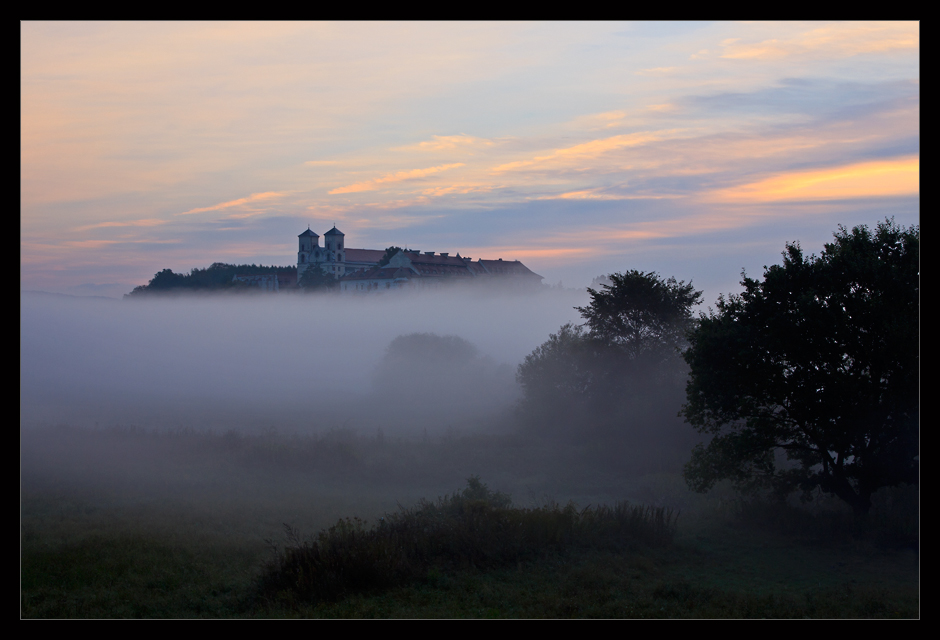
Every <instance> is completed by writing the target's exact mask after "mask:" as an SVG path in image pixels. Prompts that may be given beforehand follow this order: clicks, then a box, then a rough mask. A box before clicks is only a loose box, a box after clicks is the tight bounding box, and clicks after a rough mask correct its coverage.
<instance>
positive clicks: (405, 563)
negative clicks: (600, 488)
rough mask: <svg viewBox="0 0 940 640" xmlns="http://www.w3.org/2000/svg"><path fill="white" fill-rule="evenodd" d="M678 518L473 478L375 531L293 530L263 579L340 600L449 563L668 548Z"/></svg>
mask: <svg viewBox="0 0 940 640" xmlns="http://www.w3.org/2000/svg"><path fill="white" fill-rule="evenodd" d="M677 517H678V516H677V514H675V513H673V512H672V511H671V510H669V509H665V508H659V509H657V508H653V507H642V506H633V505H630V504H628V503H627V502H620V503H617V504H616V505H614V506H606V505H601V506H598V507H595V508H591V507H590V506H588V507H586V508H585V509H582V510H578V508H577V507H576V506H575V505H574V504H573V503H569V504H568V505H566V506H564V507H561V506H559V505H557V504H549V505H546V506H544V507H538V508H532V509H521V508H513V507H512V506H511V501H510V497H509V496H508V495H506V494H504V493H500V492H493V491H491V490H490V489H489V488H488V487H487V486H486V485H485V484H483V483H482V482H481V481H480V479H479V478H478V477H476V476H472V477H470V478H469V479H468V481H467V488H466V489H464V490H463V491H461V492H455V493H454V494H453V495H450V496H445V497H444V498H440V499H438V501H437V502H429V501H427V500H422V501H421V502H419V503H418V504H417V505H416V506H414V507H412V508H410V509H405V508H401V510H400V511H399V512H398V513H394V514H390V515H386V516H385V517H384V518H382V519H380V521H379V523H378V525H377V526H375V527H373V528H367V527H366V526H365V525H366V523H365V521H363V520H360V519H359V518H346V519H341V520H340V521H339V522H337V523H336V524H335V525H334V526H332V527H330V528H329V529H327V530H325V531H321V532H320V533H319V534H318V535H317V536H316V538H315V539H313V540H302V539H301V538H300V536H299V535H298V534H297V533H296V532H295V531H293V529H291V528H290V527H289V526H287V525H285V527H286V532H287V545H286V547H285V548H284V549H283V550H276V555H275V558H274V560H273V561H272V562H271V563H270V564H269V565H268V567H267V568H266V570H265V571H264V573H263V575H262V576H261V578H260V580H259V584H258V588H259V591H260V594H261V595H262V596H263V597H269V598H275V599H277V600H282V601H286V602H287V603H291V602H294V601H297V600H299V601H305V602H310V601H320V600H337V599H342V598H344V597H346V596H348V595H351V594H353V593H358V592H364V591H374V590H379V589H385V588H388V587H392V586H395V585H401V584H405V583H408V582H412V581H418V580H423V579H425V578H426V577H427V576H428V575H429V573H430V574H434V575H439V571H440V570H441V569H445V570H446V569H459V568H463V567H470V566H475V567H480V568H488V567H495V566H500V565H505V564H509V563H513V562H518V561H520V560H523V559H525V558H530V557H538V556H541V555H545V554H548V553H559V552H564V551H565V550H567V549H570V548H574V547H582V548H583V547H590V548H605V549H618V548H623V547H626V546H630V545H635V544H637V543H639V544H647V545H653V546H657V545H667V544H669V543H670V542H671V541H672V537H673V535H674V533H675V525H676V519H677Z"/></svg>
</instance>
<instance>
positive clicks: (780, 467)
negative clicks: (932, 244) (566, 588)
mask: <svg viewBox="0 0 940 640" xmlns="http://www.w3.org/2000/svg"><path fill="white" fill-rule="evenodd" d="M834 236H835V241H834V242H832V243H829V244H826V245H825V248H824V250H823V252H822V254H821V255H820V256H819V257H816V256H814V255H811V256H809V257H805V256H804V255H803V251H802V250H801V248H800V246H799V244H795V243H794V244H787V245H786V250H785V251H784V252H783V264H782V265H774V266H771V267H769V268H767V267H765V271H764V278H763V281H758V280H754V279H751V278H748V277H747V276H746V275H745V276H743V281H742V283H741V284H742V285H743V287H744V292H743V293H742V294H740V295H731V296H729V297H727V298H725V297H720V298H719V300H718V303H717V311H711V310H709V313H708V314H707V315H706V314H702V315H701V317H700V319H699V323H698V326H697V328H695V329H694V331H693V332H692V333H691V334H690V345H691V346H690V347H689V349H688V350H687V351H686V352H685V354H684V355H685V359H686V361H687V362H688V364H689V367H690V374H689V382H688V385H687V401H686V404H685V405H684V407H683V409H682V414H683V415H684V416H685V418H686V420H687V421H688V422H689V423H691V424H692V425H693V426H694V427H695V428H696V429H698V430H699V431H700V432H702V433H707V434H712V435H713V436H714V437H713V439H712V440H711V442H710V443H709V444H708V446H704V445H698V446H697V447H696V448H695V450H694V451H693V455H692V459H691V461H690V462H689V464H688V465H687V467H686V471H685V477H686V480H687V481H688V483H689V485H690V486H691V487H692V488H693V489H696V490H698V491H706V490H708V489H709V488H711V487H712V486H713V485H714V484H715V483H716V482H717V481H719V480H722V479H731V480H732V481H733V482H734V483H735V485H736V486H738V487H739V488H741V489H745V490H754V489H757V488H759V487H769V488H772V489H773V490H774V491H775V492H776V493H777V494H778V495H779V496H781V497H782V496H785V495H787V494H788V493H790V492H791V491H793V490H796V489H801V490H802V491H803V495H804V497H808V496H809V492H811V491H813V490H815V489H816V488H817V487H819V488H820V489H821V490H822V491H824V492H828V493H833V494H835V495H836V496H838V497H839V498H841V499H842V500H844V501H845V502H847V503H848V504H849V505H851V506H852V508H853V509H854V511H855V512H856V514H858V515H865V514H867V513H868V511H869V509H870V507H871V496H872V494H873V493H874V492H875V491H876V490H877V489H878V488H880V487H884V486H895V485H898V484H902V483H908V484H913V483H916V482H917V481H918V446H919V444H918V415H919V414H918V411H919V409H918V400H919V399H918V392H919V389H918V387H919V371H918V367H919V335H918V334H919V308H920V299H919V292H920V289H919V279H920V274H919V258H920V256H919V247H920V229H919V227H910V228H908V229H904V228H901V227H898V226H897V225H895V224H894V222H893V221H888V220H886V221H885V222H883V223H881V224H879V225H878V226H877V228H876V229H875V231H874V232H872V231H870V230H869V229H868V227H866V226H858V227H855V228H853V229H852V230H851V231H848V230H846V229H845V228H844V227H841V226H840V227H839V231H838V232H837V233H835V234H834ZM784 459H785V460H784Z"/></svg>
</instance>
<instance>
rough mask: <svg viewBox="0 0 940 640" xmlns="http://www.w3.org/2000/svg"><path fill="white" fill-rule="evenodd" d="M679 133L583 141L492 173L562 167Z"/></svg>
mask: <svg viewBox="0 0 940 640" xmlns="http://www.w3.org/2000/svg"><path fill="white" fill-rule="evenodd" d="M678 133H679V130H678V129H670V130H666V131H641V132H637V133H628V134H624V135H619V136H613V137H610V138H601V139H598V140H591V141H590V142H583V143H581V144H577V145H574V146H571V147H566V148H563V149H556V150H554V151H552V152H551V153H549V154H547V155H544V156H536V157H535V158H532V159H531V160H517V161H515V162H507V163H505V164H501V165H499V166H496V167H493V168H492V169H491V171H492V172H493V173H503V172H508V171H519V170H526V169H542V168H554V167H563V166H565V165H570V164H573V163H583V162H584V161H586V160H593V159H596V158H599V157H601V156H603V155H604V154H607V153H610V152H613V151H617V150H620V149H626V148H628V147H638V146H642V145H646V144H650V143H651V142H657V141H659V140H664V139H666V138H669V137H674V136H676V135H677V134H678Z"/></svg>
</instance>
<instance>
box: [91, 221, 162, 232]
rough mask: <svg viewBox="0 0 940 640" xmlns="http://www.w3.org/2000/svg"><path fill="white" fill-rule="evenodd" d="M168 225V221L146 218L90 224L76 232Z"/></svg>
mask: <svg viewBox="0 0 940 640" xmlns="http://www.w3.org/2000/svg"><path fill="white" fill-rule="evenodd" d="M161 224H166V220H160V219H159V218H144V219H142V220H124V221H110V222H99V223H97V224H88V225H85V226H82V227H76V228H75V231H90V230H91V229H103V228H105V227H156V226H159V225H161Z"/></svg>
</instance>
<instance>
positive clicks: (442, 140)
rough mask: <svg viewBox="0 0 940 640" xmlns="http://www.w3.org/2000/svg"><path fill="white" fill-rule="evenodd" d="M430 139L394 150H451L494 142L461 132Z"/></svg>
mask: <svg viewBox="0 0 940 640" xmlns="http://www.w3.org/2000/svg"><path fill="white" fill-rule="evenodd" d="M431 137H432V138H433V139H432V140H424V141H422V142H418V143H417V144H410V145H406V146H404V147H397V148H396V149H395V150H396V151H453V150H455V149H461V148H472V147H492V146H493V145H495V144H496V143H495V142H494V141H493V140H488V139H486V138H479V137H477V136H470V135H467V134H466V133H461V134H458V135H454V136H438V135H435V136H431Z"/></svg>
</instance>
